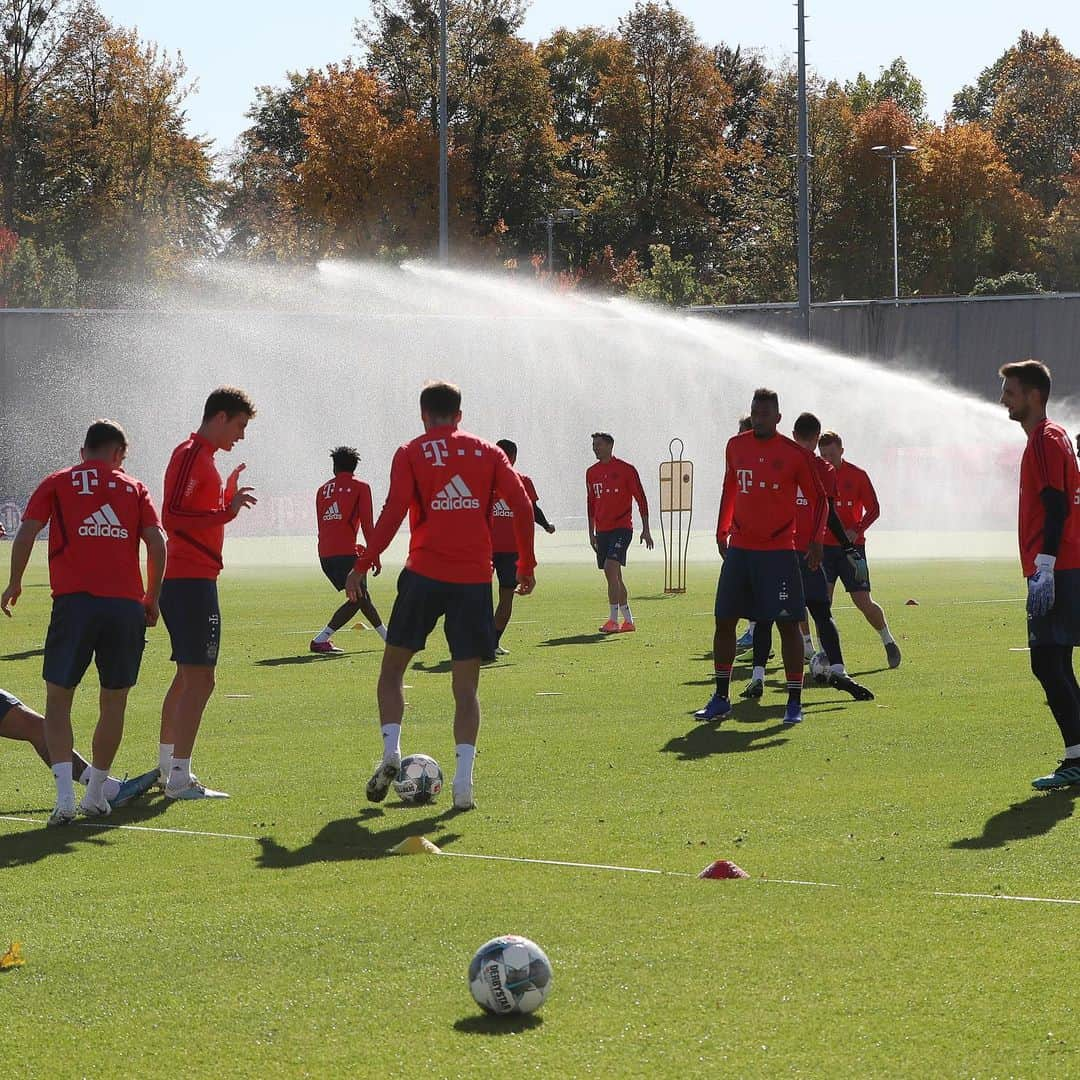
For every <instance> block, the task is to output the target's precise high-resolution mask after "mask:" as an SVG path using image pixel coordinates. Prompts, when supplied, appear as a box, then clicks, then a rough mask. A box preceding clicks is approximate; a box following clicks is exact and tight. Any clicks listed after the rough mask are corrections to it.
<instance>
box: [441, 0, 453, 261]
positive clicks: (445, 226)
mask: <svg viewBox="0 0 1080 1080" xmlns="http://www.w3.org/2000/svg"><path fill="white" fill-rule="evenodd" d="M446 4H447V0H439V265H440V266H446V265H447V263H448V262H449V258H450V239H449V234H450V216H449V214H450V212H449V208H448V206H447V203H448V199H449V191H448V188H449V176H448V163H447V160H446V155H447V149H448V147H447V143H448V139H447V131H446V129H447V124H448V122H449V118H448V117H447V115H446Z"/></svg>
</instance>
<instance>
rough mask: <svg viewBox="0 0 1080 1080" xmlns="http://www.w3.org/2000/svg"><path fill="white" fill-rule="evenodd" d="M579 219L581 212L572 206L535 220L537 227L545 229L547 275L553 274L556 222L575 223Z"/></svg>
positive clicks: (553, 211)
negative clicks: (540, 226)
mask: <svg viewBox="0 0 1080 1080" xmlns="http://www.w3.org/2000/svg"><path fill="white" fill-rule="evenodd" d="M579 217H581V211H580V210H575V209H574V208H573V207H572V206H563V207H560V208H559V209H558V210H552V211H551V212H550V213H548V214H545V215H544V216H543V217H542V218H538V219H537V222H536V223H537V224H538V225H543V226H545V227H546V228H547V247H548V256H547V268H548V273H549V274H552V273H554V272H555V267H554V265H553V264H554V262H555V223H556V222H557V221H576V220H577V219H578V218H579Z"/></svg>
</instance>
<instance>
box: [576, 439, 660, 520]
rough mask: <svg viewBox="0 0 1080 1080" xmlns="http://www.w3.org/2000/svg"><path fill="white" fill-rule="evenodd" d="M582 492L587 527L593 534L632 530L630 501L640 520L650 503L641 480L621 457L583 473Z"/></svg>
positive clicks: (646, 513) (646, 512) (599, 462)
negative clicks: (586, 506)
mask: <svg viewBox="0 0 1080 1080" xmlns="http://www.w3.org/2000/svg"><path fill="white" fill-rule="evenodd" d="M585 489H586V491H587V492H588V497H589V501H588V514H589V519H588V520H589V524H590V526H591V527H592V528H593V529H594V530H595V531H596V532H611V530H612V529H632V528H633V527H634V516H633V506H632V504H631V500H635V501H636V502H637V505H638V513H639V514H640V515H641V517H642V520H644V519H645V518H647V517H648V516H649V500H648V499H646V498H645V489H644V488H643V487H642V486H641V477H640V476H638V471H637V469H635V468H634V466H633V465H631V464H630V462H628V461H623V460H622V459H621V458H617V457H613V458H612V459H611V460H610V461H606V462H605V461H598V462H596V464H595V465H590V466H589V467H588V469H586V471H585Z"/></svg>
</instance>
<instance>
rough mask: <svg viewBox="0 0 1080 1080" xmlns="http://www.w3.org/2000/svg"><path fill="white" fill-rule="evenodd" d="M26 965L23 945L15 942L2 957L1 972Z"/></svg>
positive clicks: (0, 958)
mask: <svg viewBox="0 0 1080 1080" xmlns="http://www.w3.org/2000/svg"><path fill="white" fill-rule="evenodd" d="M25 963H26V960H25V959H23V954H22V945H21V943H20V942H18V941H13V942H12V943H11V947H10V948H9V949H8V951H7V952H6V953H4V955H3V956H0V971H7V970H8V968H16V967H22V966H23V964H25Z"/></svg>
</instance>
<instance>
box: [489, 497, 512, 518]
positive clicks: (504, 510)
mask: <svg viewBox="0 0 1080 1080" xmlns="http://www.w3.org/2000/svg"><path fill="white" fill-rule="evenodd" d="M491 516H492V517H505V518H512V517H513V516H514V511H513V510H511V509H510V507H509V506H508V505H507V502H506V500H505V499H499V501H498V502H496V503H495V505H494V506H493V507H492V508H491Z"/></svg>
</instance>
